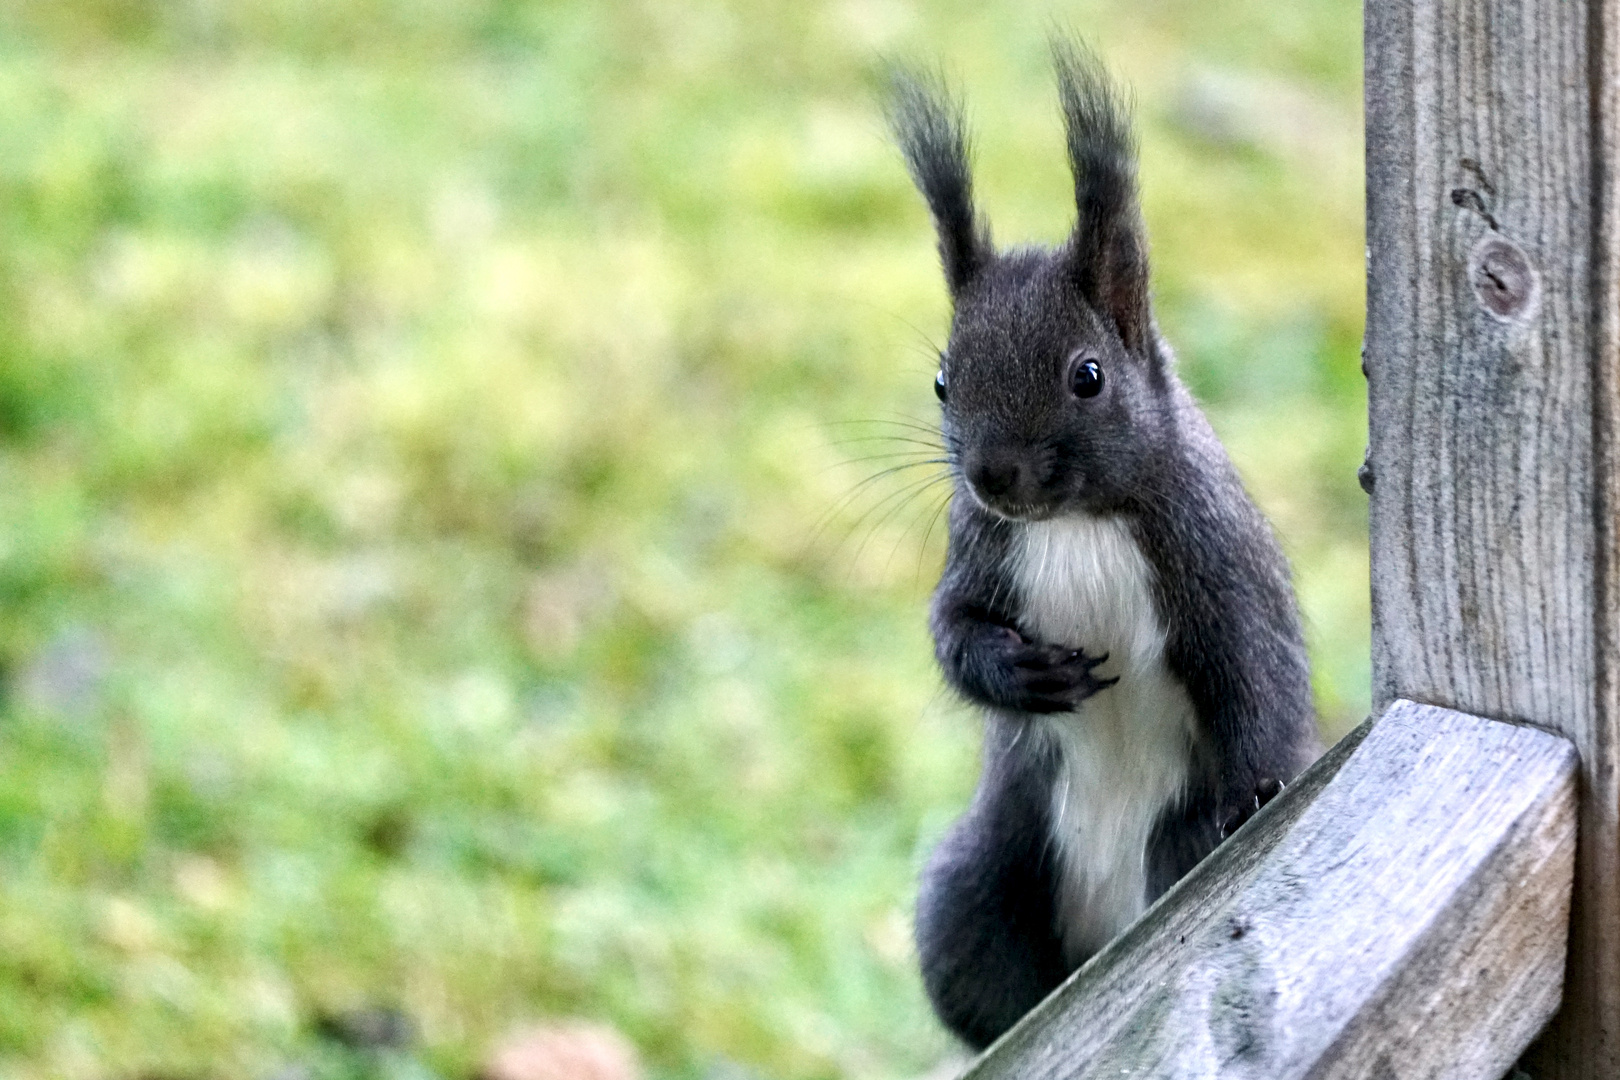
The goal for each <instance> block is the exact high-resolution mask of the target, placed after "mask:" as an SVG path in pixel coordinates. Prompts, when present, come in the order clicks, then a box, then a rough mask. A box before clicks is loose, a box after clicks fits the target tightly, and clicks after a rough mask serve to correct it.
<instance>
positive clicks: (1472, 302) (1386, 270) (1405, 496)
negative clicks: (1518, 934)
mask: <svg viewBox="0 0 1620 1080" xmlns="http://www.w3.org/2000/svg"><path fill="white" fill-rule="evenodd" d="M1617 27H1620V0H1368V3H1367V5H1366V46H1367V61H1366V64H1367V66H1366V74H1367V82H1366V94H1367V220H1368V278H1367V308H1368V311H1367V342H1366V366H1367V372H1368V379H1369V400H1370V413H1371V438H1370V443H1371V445H1370V452H1369V462H1368V463H1369V468H1370V471H1371V474H1372V481H1373V490H1372V548H1373V550H1372V580H1373V671H1374V676H1373V678H1374V696H1375V698H1376V699H1377V700H1378V701H1379V702H1387V701H1390V700H1392V699H1394V698H1396V697H1407V698H1413V699H1416V700H1421V701H1428V702H1433V703H1436V704H1440V705H1445V706H1447V707H1450V708H1455V709H1459V710H1463V711H1466V712H1470V713H1475V714H1478V715H1483V716H1494V717H1501V718H1511V719H1519V720H1528V721H1533V722H1535V723H1537V724H1541V725H1544V726H1546V727H1549V728H1553V729H1555V730H1558V731H1560V732H1563V733H1564V734H1566V735H1567V736H1568V737H1569V738H1570V739H1571V740H1573V741H1574V743H1575V745H1576V746H1577V748H1578V749H1579V751H1580V754H1581V759H1582V762H1583V766H1582V774H1581V791H1582V796H1581V803H1580V847H1579V855H1578V867H1579V868H1578V871H1577V884H1576V889H1575V900H1574V909H1573V919H1572V925H1571V930H1570V935H1571V937H1570V940H1571V948H1570V969H1569V972H1568V973H1567V980H1566V982H1567V999H1566V1004H1565V1008H1564V1010H1563V1012H1562V1014H1561V1015H1560V1018H1559V1020H1558V1022H1557V1023H1556V1024H1555V1025H1554V1028H1553V1030H1552V1031H1550V1032H1549V1034H1548V1037H1547V1039H1546V1040H1544V1042H1543V1044H1542V1045H1541V1046H1540V1047H1538V1050H1537V1053H1536V1054H1535V1056H1534V1057H1533V1058H1532V1059H1531V1062H1530V1065H1531V1072H1532V1074H1533V1075H1534V1076H1535V1080H1573V1078H1575V1077H1585V1078H1592V1080H1596V1078H1599V1077H1602V1078H1612V1077H1620V770H1617V769H1616V763H1617V756H1616V755H1617V753H1620V746H1617V739H1616V736H1617V723H1620V697H1617V691H1616V684H1617V677H1616V665H1617V662H1620V655H1617V653H1616V649H1617V648H1620V585H1617V580H1616V578H1617V575H1620V559H1617V557H1616V555H1617V550H1616V514H1617V512H1620V497H1617V493H1620V488H1617V480H1616V465H1617V462H1616V460H1615V454H1616V450H1615V447H1616V438H1617V435H1620V428H1617V409H1616V405H1617V402H1620V398H1617V394H1620V380H1617V342H1620V334H1617V319H1620V314H1617V313H1620V286H1617V282H1620V273H1617V267H1620V259H1617V251H1616V237H1617V234H1616V229H1615V211H1616V206H1617V190H1616V171H1615V154H1616V139H1617V137H1620V128H1617V126H1616V125H1617V123H1620V111H1617V108H1616V75H1617V61H1616V57H1617V53H1620V50H1617V48H1616V43H1617Z"/></svg>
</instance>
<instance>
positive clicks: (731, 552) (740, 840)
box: [0, 0, 1367, 1080]
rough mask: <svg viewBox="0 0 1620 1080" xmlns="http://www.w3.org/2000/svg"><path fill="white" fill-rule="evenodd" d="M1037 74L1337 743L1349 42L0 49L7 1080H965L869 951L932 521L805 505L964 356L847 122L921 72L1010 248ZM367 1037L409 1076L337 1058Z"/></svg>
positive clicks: (1049, 125)
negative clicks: (1093, 146) (961, 120)
mask: <svg viewBox="0 0 1620 1080" xmlns="http://www.w3.org/2000/svg"><path fill="white" fill-rule="evenodd" d="M1054 19H1056V20H1059V21H1061V22H1063V23H1065V24H1068V25H1071V26H1073V27H1076V28H1078V29H1079V30H1081V31H1082V32H1083V33H1085V34H1086V35H1087V36H1088V37H1090V38H1091V39H1092V40H1093V41H1094V42H1095V43H1097V45H1098V46H1099V47H1100V48H1101V49H1102V50H1103V51H1104V52H1105V53H1106V54H1107V56H1108V57H1109V59H1110V61H1111V62H1112V64H1113V65H1114V66H1115V67H1116V68H1117V69H1118V70H1119V71H1120V72H1121V73H1122V74H1123V75H1124V76H1125V77H1126V78H1127V79H1128V80H1129V81H1130V82H1131V83H1133V84H1134V86H1135V88H1136V91H1137V95H1138V99H1139V105H1140V116H1141V120H1142V124H1143V127H1144V133H1143V155H1144V162H1143V178H1144V186H1145V200H1146V211H1147V217H1148V222H1149V227H1150V231H1151V234H1152V239H1153V244H1154V255H1155V258H1156V266H1155V280H1156V290H1157V296H1158V300H1159V310H1160V317H1161V320H1162V322H1163V324H1164V327H1165V329H1166V331H1167V332H1168V334H1169V335H1170V337H1171V340H1172V341H1173V342H1174V343H1175V344H1176V345H1177V346H1178V347H1179V350H1180V353H1181V357H1182V365H1183V371H1184V373H1185V375H1186V377H1187V378H1188V380H1189V381H1190V383H1191V384H1192V385H1193V386H1194V388H1195V389H1196V391H1197V392H1198V393H1199V395H1200V396H1201V397H1202V398H1203V400H1205V401H1206V402H1207V403H1208V405H1209V408H1210V411H1211V413H1212V415H1213V417H1214V418H1215V420H1216V423H1217V426H1218V428H1219V429H1220V431H1221V433H1222V435H1223V436H1224V437H1225V438H1226V440H1227V441H1228V444H1229V446H1230V447H1231V448H1232V450H1233V453H1234V455H1235V456H1236V458H1237V459H1238V461H1239V464H1240V467H1241V468H1242V469H1243V471H1244V473H1245V475H1246V477H1247V478H1248V480H1249V482H1250V484H1251V486H1252V488H1253V489H1254V491H1255V492H1256V494H1257V496H1258V497H1259V498H1260V501H1261V502H1262V503H1263V504H1264V505H1265V507H1266V508H1267V510H1268V511H1269V512H1270V513H1271V515H1272V517H1273V520H1274V521H1275V523H1276V525H1277V528H1278V530H1279V532H1280V533H1281V536H1282V538H1283V541H1284V544H1285V546H1286V547H1287V549H1288V550H1289V552H1290V554H1291V556H1292V558H1293V559H1294V562H1295V566H1296V570H1297V576H1298V581H1299V586H1300V590H1301V594H1302V597H1303V601H1304V606H1305V610H1306V613H1307V615H1308V618H1309V621H1310V634H1311V642H1312V647H1313V655H1314V662H1315V671H1316V684H1317V688H1318V698H1319V702H1320V704H1321V707H1322V714H1323V724H1324V728H1325V729H1326V730H1327V731H1328V732H1329V734H1337V733H1339V732H1342V731H1343V730H1344V729H1345V728H1346V727H1347V726H1348V725H1349V724H1350V723H1352V722H1353V721H1354V720H1356V719H1358V718H1359V716H1360V715H1361V713H1362V711H1363V710H1364V709H1365V708H1366V703H1367V688H1366V683H1367V602H1366V591H1367V586H1366V573H1367V571H1366V558H1365V519H1364V512H1363V500H1362V497H1361V494H1360V492H1359V491H1358V489H1357V488H1356V484H1355V480H1354V470H1355V466H1356V465H1357V463H1358V462H1359V460H1360V451H1361V446H1362V442H1363V435H1364V419H1363V404H1362V402H1363V398H1362V386H1361V379H1360V376H1359V374H1358V371H1357V348H1358V341H1359V337H1360V332H1361V322H1360V320H1361V305H1362V286H1361V273H1362V257H1361V245H1362V240H1361V168H1360V130H1359V127H1360V120H1359V115H1360V114H1359V93H1360V83H1359V80H1360V47H1359V42H1360V23H1359V19H1360V16H1359V5H1358V4H1357V3H1355V0H1301V2H1297V3H1290V4H1276V3H1273V2H1271V0H1222V2H1220V3H1210V2H1208V0H1128V2H1127V0H1117V2H1111V0H1077V2H1074V3H1068V4H1052V5H1035V4H1029V5H1022V4H1012V5H984V4H979V3H973V2H970V0H836V2H831V3H825V4H802V3H793V2H790V0H729V2H728V0H694V2H691V3H682V4H673V3H660V2H656V0H641V2H636V0H613V2H602V3H591V2H586V0H577V2H571V3H564V2H522V0H442V2H433V0H401V2H384V0H353V2H348V3H328V2H322V0H188V2H184V3H140V2H137V0H11V2H9V3H7V4H6V5H4V7H3V8H0V675H3V688H4V699H3V706H0V1075H4V1076H8V1077H11V1076H15V1077H46V1076H52V1077H70V1078H78V1077H84V1078H92V1077H94V1078H103V1077H105V1078H134V1077H154V1078H155V1077H165V1078H192V1077H216V1076H217V1077H225V1076H232V1077H236V1076H244V1077H270V1076H284V1077H313V1078H319V1077H326V1076H340V1075H356V1074H374V1075H396V1076H433V1075H439V1076H445V1077H458V1076H466V1075H468V1074H469V1072H470V1071H471V1070H472V1069H473V1067H474V1066H475V1064H476V1062H477V1061H478V1060H479V1058H480V1056H481V1055H482V1054H483V1053H484V1052H485V1049H486V1047H487V1046H488V1045H489V1044H490V1041H491V1040H492V1039H494V1038H495V1037H497V1036H498V1035H499V1034H500V1033H501V1032H502V1031H504V1030H506V1029H508V1028H509V1027H510V1026H511V1025H513V1024H515V1023H518V1022H520V1021H522V1020H524V1019H525V1018H529V1017H534V1016H543V1015H576V1016H588V1017H594V1018H599V1019H603V1020H607V1021H610V1022H612V1023H614V1024H616V1025H617V1026H618V1027H619V1028H621V1029H622V1030H623V1031H624V1032H626V1033H627V1034H628V1035H629V1037H630V1038H631V1039H632V1040H633V1041H634V1043H635V1044H636V1045H637V1047H638V1048H639V1050H640V1052H641V1053H642V1055H643V1056H644V1058H645V1059H646V1061H647V1062H648V1064H649V1067H650V1069H651V1070H652V1072H653V1073H654V1074H655V1075H656V1076H659V1077H712V1078H717V1080H718V1078H737V1077H748V1076H756V1075H757V1076H761V1077H765V1076H769V1077H784V1078H820V1077H852V1078H880V1077H904V1076H908V1075H914V1074H917V1073H920V1072H923V1071H925V1070H926V1069H928V1068H929V1067H931V1066H932V1065H933V1064H934V1063H935V1062H937V1061H938V1060H939V1059H940V1058H941V1057H942V1056H943V1055H945V1054H947V1053H948V1052H949V1043H948V1041H947V1040H946V1039H945V1037H944V1036H943V1035H942V1034H941V1033H939V1031H938V1030H937V1029H936V1027H935V1025H934V1023H933V1021H932V1020H931V1019H930V1017H929V1015H928V1013H927V1009H926V1005H925V1003H924V1001H923V998H922V995H921V992H920V989H919V986H918V982H917V979H916V976H915V973H914V959H913V957H912V955H911V951H910V948H911V947H910V938H909V934H910V931H909V908H910V903H911V897H912V892H913V887H914V885H913V879H914V874H915V871H916V867H917V866H918V864H919V862H920V860H921V858H922V856H923V854H924V853H925V852H926V850H927V849H928V847H929V845H930V844H931V843H932V842H933V840H934V839H935V838H936V837H937V836H938V834H939V833H940V831H941V830H942V829H943V828H944V826H945V825H946V823H947V822H948V821H949V820H950V818H951V817H952V816H953V815H954V814H955V813H956V812H957V810H958V809H959V808H960V807H961V805H962V804H963V802H964V800H965V798H966V796H967V794H968V792H969V791H970V790H971V785H972V782H973V778H974V775H975V770H976V762H975V754H976V742H977V725H976V721H975V720H974V718H973V716H972V715H971V714H970V713H969V712H968V711H967V710H965V709H963V708H961V707H959V706H957V705H955V704H953V703H952V702H951V701H950V700H948V699H947V698H946V697H945V696H944V695H942V694H941V693H940V691H939V680H938V678H937V676H936V675H935V673H934V671H933V669H932V667H931V662H930V656H929V644H928V641H927V637H926V633H925V629H924V625H923V610H924V603H925V599H926V595H927V592H928V589H929V586H930V583H931V577H932V575H933V573H934V571H935V568H936V566H937V562H938V559H939V556H940V539H941V538H940V535H939V531H938V530H937V529H936V530H935V531H934V532H933V534H932V536H931V537H928V538H927V539H926V541H925V537H924V534H925V533H926V532H927V529H926V526H927V523H928V520H929V517H930V515H931V514H932V512H933V510H934V505H935V504H932V503H929V502H928V501H927V500H926V499H924V500H920V501H919V502H917V503H915V504H913V505H911V506H909V507H906V508H904V509H902V510H901V511H900V512H898V513H895V514H893V515H892V516H889V515H888V510H889V509H890V508H891V507H892V506H893V505H894V504H896V503H898V502H899V498H898V496H899V494H900V492H901V489H900V488H898V487H896V486H893V485H888V486H886V485H885V484H883V483H879V484H874V485H872V486H871V487H869V488H865V489H861V490H860V491H856V492H855V494H854V497H853V498H850V499H846V498H845V496H848V495H850V494H851V492H852V491H854V490H855V489H856V488H857V486H858V485H859V484H860V482H861V481H862V479H863V478H865V477H867V476H869V475H870V474H871V473H873V472H875V471H876V470H877V469H878V468H879V467H881V465H882V462H862V461H856V460H854V459H856V458H862V457H866V456H868V455H869V454H870V453H873V452H881V451H883V450H885V449H901V448H902V447H898V446H886V445H885V444H883V443H877V444H873V443H863V442H854V441H851V440H853V439H860V438H863V437H865V436H868V435H883V434H885V433H886V429H885V428H883V427H882V425H877V424H866V423H864V422H866V421H875V420H884V419H894V418H920V419H923V420H928V419H929V418H930V417H931V416H932V415H933V401H932V396H931V386H930V383H931V379H932V375H933V369H934V359H933V346H934V345H937V344H938V343H939V341H940V340H941V338H942V336H943V332H944V327H945V324H946V318H947V309H946V304H945V299H944V296H943V290H942V286H941V284H940V281H939V276H938V272H937V270H936V268H935V264H934V255H933V251H932V239H931V237H930V235H929V231H928V225H927V222H926V218H925V215H924V213H923V211H922V208H921V206H920V203H919V200H918V199H917V198H916V197H915V196H914V195H913V193H912V192H911V190H910V189H909V187H908V185H907V182H906V179H905V176H904V172H903V169H902V168H901V166H900V164H899V162H898V160H897V157H896V155H895V154H894V152H893V151H892V150H891V148H890V147H889V146H888V144H887V142H886V140H885V137H884V134H883V132H882V128H881V122H880V119H879V108H878V104H877V99H876V92H875V87H876V83H877V71H878V70H879V65H880V61H881V59H882V58H883V57H884V56H889V55H899V56H908V57H913V58H921V59H938V60H941V61H943V63H944V64H945V66H946V67H947V69H948V70H949V71H951V72H952V73H953V74H954V76H955V77H956V81H957V82H958V84H959V85H961V86H962V87H963V89H964V90H965V91H966V93H967V96H968V98H969V99H970V101H971V104H972V112H973V115H974V117H975V119H976V121H977V127H978V131H979V146H980V163H981V169H980V192H981V195H982V198H983V200H984V202H985V203H986V204H987V207H988V209H989V211H990V214H991V217H992V220H993V221H994V223H995V225H996V227H997V232H998V236H999V237H1000V238H1001V239H1002V240H1003V241H1023V240H1029V239H1035V240H1043V241H1056V240H1058V239H1059V238H1061V236H1062V235H1063V233H1064V231H1065V229H1066V228H1067V224H1068V220H1069V216H1070V208H1069V205H1068V202H1067V198H1068V180H1067V177H1066V174H1065V172H1064V165H1063V160H1062V154H1061V142H1060V136H1059V128H1058V122H1057V116H1056V111H1055V106H1054V103H1053V93H1052V90H1051V86H1050V80H1049V76H1048V73H1047V66H1046V61H1045V36H1046V33H1047V31H1048V28H1049V27H1050V26H1051V25H1052V22H1053V20H1054ZM851 421H857V422H860V423H854V424H850V423H849V422H851ZM874 446H875V447H876V451H874V450H873V449H872V447H874ZM885 500H890V501H885ZM362 1007H389V1008H397V1009H399V1010H401V1011H402V1012H403V1013H405V1014H406V1015H408V1016H409V1017H410V1018H411V1020H412V1021H413V1023H414V1025H415V1026H416V1028H417V1030H418V1033H419V1034H418V1038H417V1041H416V1043H415V1046H414V1048H412V1049H410V1050H409V1051H401V1052H397V1053H393V1054H383V1055H372V1056H366V1055H359V1056H357V1055H355V1054H353V1053H350V1052H348V1051H344V1050H342V1048H341V1047H339V1046H338V1045H337V1044H336V1043H335V1042H334V1041H333V1040H332V1039H330V1038H328V1037H326V1036H323V1035H322V1033H321V1024H320V1022H319V1018H320V1017H321V1016H323V1015H327V1016H330V1015H334V1014H338V1013H341V1012H342V1011H343V1010H351V1009H356V1008H362ZM329 1026H330V1025H328V1027H329Z"/></svg>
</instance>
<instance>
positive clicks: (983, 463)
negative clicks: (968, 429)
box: [967, 451, 1030, 499]
mask: <svg viewBox="0 0 1620 1080" xmlns="http://www.w3.org/2000/svg"><path fill="white" fill-rule="evenodd" d="M967 474H968V481H969V482H970V483H972V485H973V486H974V487H975V488H977V489H978V491H979V494H981V495H984V496H986V497H987V498H992V499H993V498H997V497H999V496H1002V495H1006V494H1008V493H1009V492H1020V491H1022V490H1023V489H1024V488H1025V487H1026V486H1027V484H1028V482H1029V479H1030V470H1029V466H1028V465H1026V464H1025V463H1024V462H1023V461H1022V460H1020V459H1019V456H1018V455H1016V454H1013V453H1008V452H1005V451H1002V452H995V451H991V452H986V453H983V454H980V455H979V456H978V457H977V459H976V460H974V461H972V462H970V463H969V464H968V469H967Z"/></svg>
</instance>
